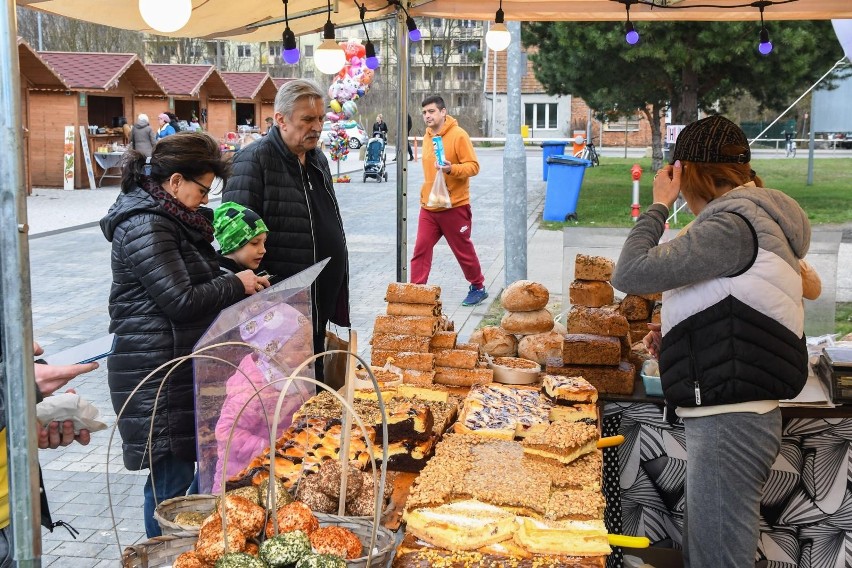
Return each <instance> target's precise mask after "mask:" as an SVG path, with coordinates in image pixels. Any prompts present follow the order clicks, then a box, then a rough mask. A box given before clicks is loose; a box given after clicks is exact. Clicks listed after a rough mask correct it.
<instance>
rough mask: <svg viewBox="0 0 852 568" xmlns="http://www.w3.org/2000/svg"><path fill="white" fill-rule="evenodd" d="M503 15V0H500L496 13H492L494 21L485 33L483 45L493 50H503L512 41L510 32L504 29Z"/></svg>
mask: <svg viewBox="0 0 852 568" xmlns="http://www.w3.org/2000/svg"><path fill="white" fill-rule="evenodd" d="M504 21H505V20H504V15H503V0H500V7H499V8H498V9H497V14H495V15H494V23H493V24H491V26H490V27H489V29H488V32H487V33H486V34H485V45H487V46H488V47H489V48H491V49H493V50H494V51H503V50H504V49H506V48H507V47H509V44H510V43H512V34H510V33H509V30H508V29H506V24H505V23H504Z"/></svg>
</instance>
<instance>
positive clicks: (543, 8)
mask: <svg viewBox="0 0 852 568" xmlns="http://www.w3.org/2000/svg"><path fill="white" fill-rule="evenodd" d="M625 1H630V2H633V0H503V3H502V7H503V11H504V12H505V16H506V19H507V20H511V21H560V20H566V21H623V20H624V19H625V16H626V10H625ZM362 3H363V4H364V5H365V6H366V8H367V10H368V12H367V18H368V19H370V20H373V19H381V18H386V17H390V16H392V15H394V14H395V15H396V23H397V29H398V33H397V37H398V38H399V41H400V46H399V47H400V49H398V50H397V52H398V53H399V54H400V56H401V59H400V61H399V62H398V72H399V78H400V81H399V84H400V92H399V116H398V120H397V131H398V132H405V131H406V127H407V125H406V123H405V117H406V116H407V108H406V105H407V79H408V62H407V53H408V50H407V49H406V46H405V42H406V41H407V40H406V33H405V31H406V27H405V17H404V14H403V13H401V11H399V12H398V10H399V9H398V5H399V4H400V3H401V4H403V5H404V6H405V7H406V8H407V9H408V11H409V13H410V14H411V15H412V16H422V17H435V18H466V19H477V20H492V19H493V18H494V14H495V12H496V10H497V8H498V0H488V1H484V0H411V1H410V2H409V1H407V0H398V1H396V2H393V3H388V2H387V1H386V0H363V1H362ZM711 3H712V4H713V5H715V6H717V7H694V8H690V6H697V5H707V4H711ZM16 5H17V6H26V7H29V8H34V9H37V10H41V11H44V12H48V13H52V14H58V15H63V16H68V17H72V18H77V19H81V20H86V21H89V22H94V23H99V24H104V25H110V26H114V25H116V23H120V24H121V27H122V28H125V29H129V30H137V31H145V32H153V30H152V29H150V27H148V25H147V24H146V23H145V22H144V20H143V19H142V17H141V15H140V13H139V10H138V2H137V1H136V0H124V1H121V2H109V3H108V8H109V9H104V8H105V7H106V5H107V3H106V2H105V1H104V0H16V2H6V3H5V10H3V11H2V12H0V38H3V41H2V43H0V148H3V149H4V151H3V152H2V153H0V219H2V223H0V310H2V311H0V324H2V327H0V334H2V341H3V353H4V360H3V367H2V368H3V370H4V373H5V375H6V377H8V378H7V384H8V387H7V391H6V396H7V404H8V409H9V410H8V415H9V417H10V421H9V428H8V441H9V454H10V456H11V460H10V464H9V465H10V472H9V473H10V475H9V479H10V483H11V490H12V492H11V494H10V497H11V499H10V505H11V513H12V517H13V526H14V527H15V531H14V541H13V542H14V544H13V546H14V548H15V549H16V551H17V552H16V556H17V560H18V566H19V567H21V568H33V567H40V566H41V537H40V535H41V532H40V529H39V514H38V511H39V509H38V508H39V499H38V495H39V492H38V475H37V470H36V465H35V460H31V459H28V457H29V456H34V455H36V454H37V449H36V439H35V437H33V436H32V432H33V431H34V428H35V417H34V413H32V412H31V409H32V407H33V405H34V404H35V394H34V389H33V385H34V378H33V369H32V360H33V357H32V339H33V337H32V335H33V334H32V315H31V296H30V276H29V248H28V242H27V215H26V191H25V180H24V167H23V154H22V152H23V136H22V135H23V133H22V131H21V127H20V125H21V101H20V84H19V83H20V75H19V69H18V51H17V43H16V39H17V35H16V33H15V32H16V30H15V7H16ZM664 5H666V6H667V7H664ZM331 6H332V14H331V20H332V22H334V23H335V24H336V25H338V26H346V25H352V24H357V23H358V22H359V21H360V13H359V9H358V6H357V5H356V2H355V1H354V0H334V1H333V2H331ZM327 9H328V0H289V16H290V27H291V29H292V30H293V31H294V33H296V34H297V35H301V34H305V33H309V32H314V31H318V30H319V29H321V28H322V25H323V24H324V23H325V21H326V19H327V18H328V14H327ZM283 12H284V9H283V5H282V3H281V2H279V1H277V0H241V1H240V2H233V0H192V14H191V17H190V20H189V23H188V24H187V25H186V26H184V27H183V28H181V29H180V30H178V31H177V32H174V33H171V34H166V35H171V36H174V37H194V38H203V39H232V40H241V41H266V40H273V39H274V40H278V39H280V38H281V34H282V32H283V29H284V23H283V21H284V19H283ZM630 18H631V20H633V21H663V20H666V21H668V20H758V19H759V18H760V13H759V11H758V9H757V8H756V7H755V6H753V5H751V3H749V2H746V1H744V0H654V1H651V0H641V1H640V2H635V3H633V4H632V5H631V9H630ZM764 18H765V19H766V20H814V19H818V20H827V19H850V18H852V0H780V1H778V2H777V3H773V2H770V3H768V5H767V6H766V7H765V11H764ZM513 35H514V36H515V37H516V38H517V35H516V34H513ZM509 126H510V129H514V130H513V131H519V130H520V120H519V118H518V119H517V124H510V125H509ZM518 140H520V139H519V135H518ZM397 152H398V154H397V168H398V176H397V208H398V212H399V213H398V218H399V222H398V226H397V248H398V267H397V271H398V276H399V277H404V272H405V270H404V265H405V262H404V259H405V251H406V249H407V245H406V243H405V235H406V228H405V220H404V216H405V211H406V199H407V197H406V195H407V194H406V191H407V189H406V183H407V179H406V168H407V161H406V160H405V155H404V154H405V148H404V146H403V145H401V144H398V148H397ZM400 158H401V159H400ZM401 279H404V278H401Z"/></svg>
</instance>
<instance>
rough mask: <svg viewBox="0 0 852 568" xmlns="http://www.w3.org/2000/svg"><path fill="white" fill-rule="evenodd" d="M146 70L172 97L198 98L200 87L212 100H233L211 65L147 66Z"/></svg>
mask: <svg viewBox="0 0 852 568" xmlns="http://www.w3.org/2000/svg"><path fill="white" fill-rule="evenodd" d="M147 67H148V70H149V71H150V72H151V74H152V75H153V76H154V77H156V78H157V80H158V81H159V82H160V83H161V84H162V85H163V87H164V89H165V91H166V94H167V95H169V96H172V97H198V96H200V93H201V87H207V94H208V96H209V97H212V98H214V99H229V100H230V99H233V98H234V93H232V92H231V89H229V88H228V85H227V83H225V80H224V79H223V78H222V75H221V74H220V73H219V72H218V71H217V70H216V68H215V67H214V66H212V65H171V64H153V63H151V64H148V66H147Z"/></svg>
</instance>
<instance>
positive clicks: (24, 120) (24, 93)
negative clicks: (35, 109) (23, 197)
mask: <svg viewBox="0 0 852 568" xmlns="http://www.w3.org/2000/svg"><path fill="white" fill-rule="evenodd" d="M18 64H19V66H20V69H21V125H22V126H23V129H24V176H25V180H26V188H27V195H29V194H30V193H32V189H33V182H32V170H31V168H30V160H31V158H30V136H29V135H30V91H43V92H48V91H54V92H63V93H64V92H65V91H66V90H67V89H68V87H67V85H65V83H63V82H62V79H61V78H60V77H59V76H58V75H57V74H56V73H55V72H54V71H53V70H52V69H51V68H50V67H48V65H47V64H46V63H45V62H44V60H42V59H41V57H39V56H38V54H37V53H36V52H35V50H34V49H33V48H31V47H30V46H29V44H28V43H27V42H25V41H24V40H23V38H20V37H19V38H18Z"/></svg>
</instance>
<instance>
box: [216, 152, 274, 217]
mask: <svg viewBox="0 0 852 568" xmlns="http://www.w3.org/2000/svg"><path fill="white" fill-rule="evenodd" d="M231 171H232V175H231V177H230V179H229V180H228V183H227V184H226V185H225V191H224V192H223V193H222V203H226V202H228V201H233V202H234V203H239V204H240V205H243V206H245V207H248V208H249V209H251V210H252V211H254V212H256V213H257V214H258V215H260V216H261V217H263V213H264V211H263V188H264V186H265V185H266V179H265V176H264V172H263V168H262V167H261V164H260V161H259V160H258V159H257V155H256V153H254V152H240V153H238V154H237V155H236V156H235V157H234V162H233V165H232V166H231Z"/></svg>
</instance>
